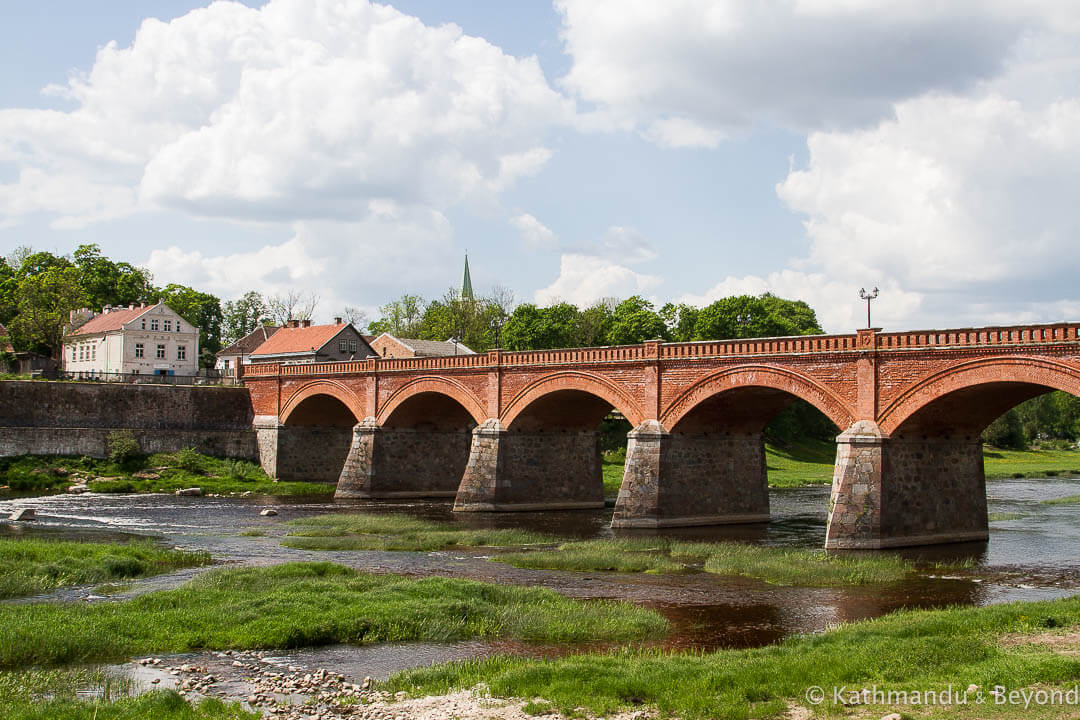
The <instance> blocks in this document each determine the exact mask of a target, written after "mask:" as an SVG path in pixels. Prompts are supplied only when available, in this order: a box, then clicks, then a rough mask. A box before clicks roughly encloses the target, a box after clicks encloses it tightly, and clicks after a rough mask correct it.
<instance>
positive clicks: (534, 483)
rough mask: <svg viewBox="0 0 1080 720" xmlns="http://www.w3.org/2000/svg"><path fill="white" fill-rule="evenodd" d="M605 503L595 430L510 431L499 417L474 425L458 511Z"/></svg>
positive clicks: (536, 508) (555, 507)
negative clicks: (477, 425)
mask: <svg viewBox="0 0 1080 720" xmlns="http://www.w3.org/2000/svg"><path fill="white" fill-rule="evenodd" d="M603 506H604V484H603V476H602V474H601V466H600V445H599V438H598V434H597V433H596V432H595V431H584V432H582V431H567V432H510V431H507V430H506V428H505V427H503V425H502V423H501V422H500V421H499V420H496V419H489V420H486V421H485V422H484V423H483V424H481V425H480V426H479V427H477V428H476V429H475V430H473V440H472V447H471V451H470V453H469V459H468V462H467V464H466V467H465V472H464V475H463V476H462V479H461V485H460V487H459V488H458V493H457V499H456V500H455V502H454V510H455V511H457V512H481V511H526V510H556V509H562V510H568V509H585V508H599V507H603Z"/></svg>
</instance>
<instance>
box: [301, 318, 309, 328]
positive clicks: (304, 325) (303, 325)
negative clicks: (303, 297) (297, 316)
mask: <svg viewBox="0 0 1080 720" xmlns="http://www.w3.org/2000/svg"><path fill="white" fill-rule="evenodd" d="M300 327H311V321H310V320H304V321H303V323H302V324H301V326H300Z"/></svg>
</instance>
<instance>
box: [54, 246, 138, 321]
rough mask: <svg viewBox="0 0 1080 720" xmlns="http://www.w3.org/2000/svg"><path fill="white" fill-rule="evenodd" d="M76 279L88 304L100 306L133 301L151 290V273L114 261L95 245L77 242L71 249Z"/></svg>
mask: <svg viewBox="0 0 1080 720" xmlns="http://www.w3.org/2000/svg"><path fill="white" fill-rule="evenodd" d="M74 258H75V267H77V268H78V269H79V282H80V284H81V285H82V288H83V291H84V292H85V293H86V302H87V305H88V306H89V307H90V308H91V309H92V310H101V308H103V307H105V306H106V305H121V306H123V305H132V304H135V303H138V302H145V301H146V300H149V299H150V298H151V296H152V295H153V294H154V288H153V285H152V284H151V277H150V273H149V272H148V271H146V270H143V269H141V268H137V267H135V266H133V265H131V264H130V263H126V262H119V263H116V262H113V261H112V260H110V259H109V258H107V257H105V256H103V255H102V254H101V248H99V247H98V246H97V245H80V246H79V247H78V248H77V249H76V250H75V253H74Z"/></svg>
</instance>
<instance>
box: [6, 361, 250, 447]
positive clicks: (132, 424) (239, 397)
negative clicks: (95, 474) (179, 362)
mask: <svg viewBox="0 0 1080 720" xmlns="http://www.w3.org/2000/svg"><path fill="white" fill-rule="evenodd" d="M251 423H252V410H251V399H250V396H249V394H248V391H247V389H245V388H238V387H229V388H221V387H183V386H181V387H172V386H162V385H123V384H119V383H117V384H112V383H75V382H47V381H38V380H35V381H24V380H5V381H0V457H11V456H17V455H87V456H89V457H98V458H100V457H105V456H106V455H107V454H108V450H107V447H106V440H107V438H108V435H109V433H111V432H113V431H115V430H130V431H131V432H132V433H133V434H134V435H135V439H136V440H137V441H138V443H139V448H140V450H141V451H142V452H144V453H154V452H175V451H177V450H181V449H183V448H186V447H194V448H195V449H197V450H198V451H199V452H203V453H206V454H208V455H216V456H221V457H237V458H244V459H247V460H257V459H258V457H259V454H258V446H257V443H256V438H255V433H254V432H253V431H252V427H251Z"/></svg>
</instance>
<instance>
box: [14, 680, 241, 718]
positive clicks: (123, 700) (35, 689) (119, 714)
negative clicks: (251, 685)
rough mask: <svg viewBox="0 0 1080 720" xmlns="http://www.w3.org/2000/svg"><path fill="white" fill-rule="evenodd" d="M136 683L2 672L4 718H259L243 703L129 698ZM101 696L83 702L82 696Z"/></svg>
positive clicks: (167, 694) (165, 694)
mask: <svg viewBox="0 0 1080 720" xmlns="http://www.w3.org/2000/svg"><path fill="white" fill-rule="evenodd" d="M131 685H132V683H131V681H130V680H129V679H127V678H120V677H116V676H111V675H109V674H108V673H106V672H105V671H103V670H100V669H86V668H78V669H69V668H64V669H57V670H25V671H17V672H0V717H3V718H4V720H144V719H145V718H153V719H154V720H226V719H228V720H256V718H258V717H259V716H258V714H257V713H250V712H247V711H245V710H244V709H243V708H242V707H241V706H240V705H239V703H233V704H225V703H223V702H221V701H220V700H217V699H206V700H203V701H202V702H200V703H188V702H186V701H185V700H184V699H183V698H181V697H180V696H179V695H177V694H176V693H175V692H173V691H171V690H157V691H154V692H150V693H147V694H145V695H142V696H140V697H130V692H131ZM87 691H90V692H94V693H97V694H99V695H100V697H99V698H96V699H94V700H87V699H80V697H79V693H80V692H87Z"/></svg>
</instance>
